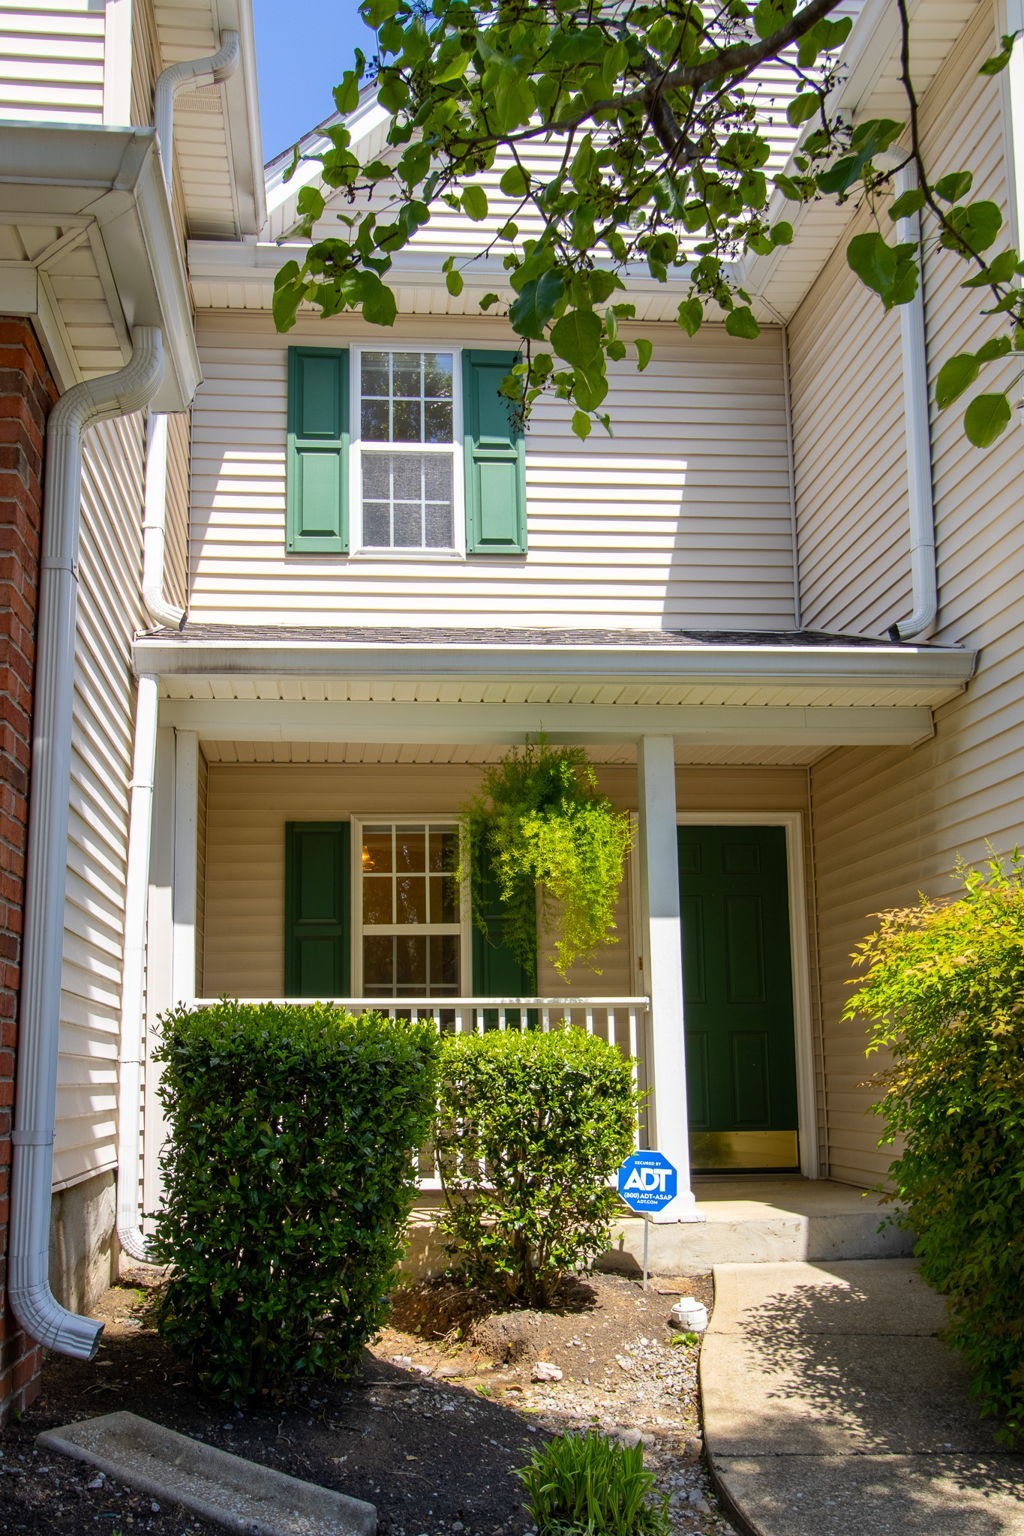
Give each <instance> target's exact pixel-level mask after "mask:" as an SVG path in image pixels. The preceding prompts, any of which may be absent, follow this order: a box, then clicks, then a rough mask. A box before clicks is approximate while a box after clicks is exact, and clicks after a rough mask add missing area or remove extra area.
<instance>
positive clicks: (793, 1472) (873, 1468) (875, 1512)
mask: <svg viewBox="0 0 1024 1536" xmlns="http://www.w3.org/2000/svg"><path fill="white" fill-rule="evenodd" d="M1009 1460H1010V1458H995V1459H993V1460H991V1461H989V1460H984V1461H980V1462H979V1461H978V1460H977V1459H975V1458H966V1457H956V1456H927V1457H925V1456H921V1457H916V1456H784V1457H768V1458H762V1457H749V1456H748V1457H724V1458H722V1459H721V1461H719V1460H718V1459H717V1458H716V1460H715V1472H716V1475H717V1480H718V1484H719V1491H720V1492H721V1493H722V1494H723V1495H724V1498H725V1501H726V1503H727V1504H728V1505H731V1506H732V1507H733V1509H734V1510H738V1512H739V1513H740V1515H741V1517H742V1520H743V1523H744V1525H745V1526H746V1529H747V1530H748V1531H751V1532H753V1533H754V1536H1021V1533H1024V1492H1022V1491H1021V1485H1020V1481H1019V1472H1018V1473H1017V1474H1016V1476H1017V1479H1018V1480H1017V1481H1016V1482H1014V1480H1013V1479H1014V1472H1013V1469H1012V1468H1011V1467H1008V1462H1009Z"/></svg>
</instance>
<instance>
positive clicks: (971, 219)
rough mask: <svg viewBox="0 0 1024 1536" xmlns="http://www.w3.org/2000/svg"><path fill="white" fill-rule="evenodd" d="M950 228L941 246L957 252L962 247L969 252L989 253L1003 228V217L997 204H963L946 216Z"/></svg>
mask: <svg viewBox="0 0 1024 1536" xmlns="http://www.w3.org/2000/svg"><path fill="white" fill-rule="evenodd" d="M946 217H947V219H948V220H949V224H950V228H949V229H946V230H943V232H942V234H941V235H940V236H939V244H940V245H941V246H944V247H945V248H946V249H947V250H952V251H956V250H959V249H961V246H962V247H964V248H966V250H967V251H969V252H978V251H987V250H988V248H989V246H990V245H992V244H993V243H994V241H995V239H996V237H997V236H998V234H999V231H1000V230H1001V229H1002V227H1003V215H1002V213H1001V212H1000V210H999V207H998V205H997V204H996V203H992V202H987V201H982V202H980V203H963V204H961V205H960V206H959V207H956V208H951V209H950V210H949V213H948V214H947V215H946Z"/></svg>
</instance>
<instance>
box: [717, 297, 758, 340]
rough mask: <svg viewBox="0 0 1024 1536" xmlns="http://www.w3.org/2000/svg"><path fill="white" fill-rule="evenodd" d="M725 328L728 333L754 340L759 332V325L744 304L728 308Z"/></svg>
mask: <svg viewBox="0 0 1024 1536" xmlns="http://www.w3.org/2000/svg"><path fill="white" fill-rule="evenodd" d="M725 329H726V332H727V334H728V335H730V336H742V337H743V338H744V339H745V340H747V341H754V340H755V339H756V337H758V336H760V334H761V327H760V326H759V325H758V323H757V321H756V320H755V319H754V316H753V314H752V312H751V311H750V309H748V308H747V306H746V305H743V306H741V307H740V308H739V309H730V311H729V313H728V314H727V315H726V317H725Z"/></svg>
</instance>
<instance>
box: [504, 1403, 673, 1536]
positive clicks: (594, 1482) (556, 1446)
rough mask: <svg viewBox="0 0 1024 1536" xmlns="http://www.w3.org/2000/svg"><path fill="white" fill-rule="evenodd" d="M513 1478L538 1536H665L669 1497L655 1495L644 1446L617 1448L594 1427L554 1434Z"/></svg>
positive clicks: (618, 1446)
mask: <svg viewBox="0 0 1024 1536" xmlns="http://www.w3.org/2000/svg"><path fill="white" fill-rule="evenodd" d="M516 1477H518V1479H519V1481H520V1482H521V1483H522V1485H523V1488H524V1489H525V1491H526V1501H525V1502H526V1511H527V1514H528V1515H529V1517H530V1520H531V1522H532V1523H533V1525H534V1526H535V1528H536V1530H537V1532H538V1536H569V1533H570V1532H581V1533H582V1532H585V1533H586V1536H668V1532H669V1529H670V1526H669V1516H668V1495H667V1494H657V1493H655V1491H654V1474H653V1472H647V1471H645V1470H644V1449H643V1446H642V1445H632V1446H626V1445H619V1444H617V1443H616V1442H615V1441H614V1440H609V1438H608V1436H607V1435H602V1434H599V1433H598V1432H597V1430H593V1429H590V1430H587V1432H586V1434H583V1435H575V1434H564V1435H556V1436H555V1437H554V1439H552V1440H549V1441H548V1443H547V1444H546V1445H542V1446H540V1447H539V1448H538V1449H537V1450H536V1451H534V1453H533V1455H532V1456H531V1457H530V1460H529V1462H528V1463H527V1465H526V1466H525V1467H520V1468H519V1469H518V1470H517V1471H516Z"/></svg>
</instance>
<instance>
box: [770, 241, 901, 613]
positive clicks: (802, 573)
mask: <svg viewBox="0 0 1024 1536" xmlns="http://www.w3.org/2000/svg"><path fill="white" fill-rule="evenodd" d="M867 227H868V224H867V219H866V217H865V218H862V219H859V220H858V221H857V223H856V225H855V227H854V229H853V230H852V231H851V234H854V233H858V232H860V230H861V229H865V228H867ZM846 243H847V241H846V238H845V237H844V239H843V240H842V241H841V243H840V245H839V247H838V248H837V249H836V251H835V252H834V253H833V255H832V257H831V259H830V260H829V261H828V263H827V264H826V266H825V268H824V270H823V271H822V273H821V276H820V277H819V278H818V281H817V282H816V283H815V285H814V287H813V289H812V290H811V292H810V294H809V295H808V298H807V299H806V301H805V302H804V304H803V305H802V306H801V307H800V309H799V311H798V312H797V314H796V315H795V316H794V318H793V320H792V322H791V324H790V327H789V332H788V339H789V359H790V388H791V392H792V410H793V465H794V476H795V485H796V506H797V534H798V549H799V591H800V599H801V615H802V619H803V623H804V624H805V626H806V627H807V628H808V629H823V630H832V631H837V632H839V633H843V634H854V635H873V636H874V635H882V634H884V633H885V631H886V630H887V629H888V627H889V625H890V624H892V623H894V622H895V621H896V620H898V619H900V618H903V617H904V616H905V615H906V614H907V613H909V612H910V609H911V607H912V606H913V605H912V604H911V602H910V534H909V528H908V521H907V467H906V442H905V436H904V414H903V379H902V373H901V362H900V358H901V354H900V321H899V317H898V315H897V314H896V313H895V312H894V313H890V314H886V313H885V311H884V310H883V309H882V305H881V303H880V301H879V299H878V297H877V295H875V294H873V293H870V292H869V291H868V289H867V288H865V287H864V285H863V284H862V283H861V282H860V281H859V279H858V278H856V277H855V276H854V274H853V273H852V272H851V271H850V269H849V267H848V266H847V263H846ZM868 338H870V340H869V341H868V340H867V339H868Z"/></svg>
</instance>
